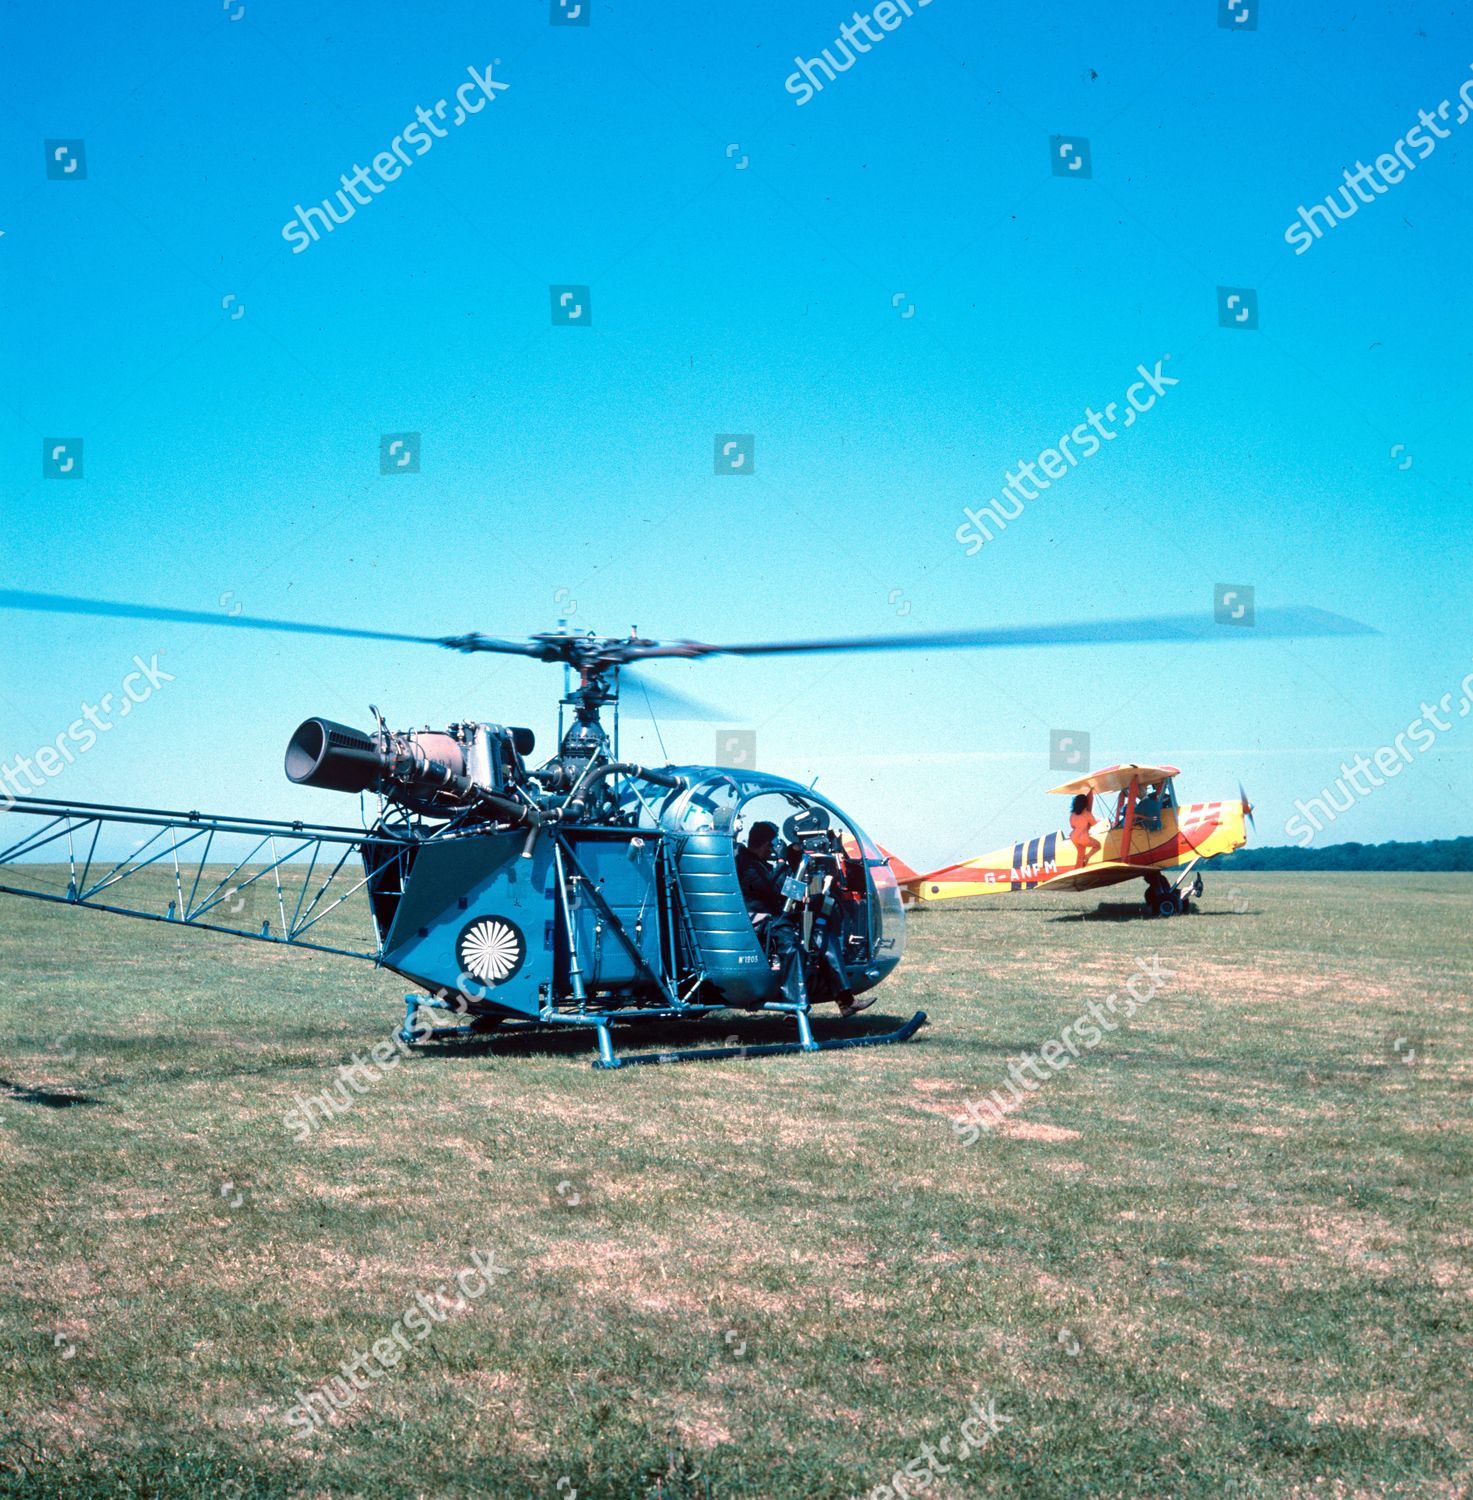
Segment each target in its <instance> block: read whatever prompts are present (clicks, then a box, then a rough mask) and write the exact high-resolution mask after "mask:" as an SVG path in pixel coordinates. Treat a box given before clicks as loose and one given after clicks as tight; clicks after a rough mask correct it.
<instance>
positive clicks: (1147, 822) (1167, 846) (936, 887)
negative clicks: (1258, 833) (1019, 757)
mask: <svg viewBox="0 0 1473 1500" xmlns="http://www.w3.org/2000/svg"><path fill="white" fill-rule="evenodd" d="M1179 774H1180V773H1179V772H1178V770H1177V768H1176V767H1175V766H1140V765H1134V764H1127V765H1121V766H1106V767H1105V769H1104V770H1102V771H1091V772H1090V773H1089V774H1088V775H1087V776H1080V777H1078V778H1077V779H1076V780H1074V781H1066V782H1065V783H1064V784H1063V786H1056V787H1054V788H1053V792H1054V793H1055V794H1057V795H1059V796H1065V797H1069V798H1071V799H1072V801H1071V802H1070V814H1069V828H1068V830H1067V831H1062V830H1061V831H1059V832H1056V833H1046V834H1040V835H1039V836H1038V837H1037V838H1032V839H1020V840H1019V841H1018V842H1017V843H1016V844H1011V845H1007V846H1005V847H1003V848H1001V849H995V850H993V852H992V853H991V854H981V855H978V856H977V858H975V859H969V860H965V861H963V862H962V863H961V864H954V865H946V866H944V867H943V868H941V869H939V870H932V871H931V872H930V874H928V875H917V874H916V873H915V871H913V870H911V869H909V867H906V868H905V871H904V874H902V873H901V872H900V871H899V870H897V872H896V879H897V880H898V881H899V883H900V886H901V889H902V891H903V892H904V893H905V894H906V895H907V896H909V897H911V898H913V899H914V900H917V901H948V900H954V899H955V898H957V897H959V896H993V895H996V894H998V893H999V892H1001V891H1042V890H1050V891H1092V890H1096V889H1099V888H1101V887H1104V886H1109V885H1118V884H1119V883H1120V882H1121V881H1125V880H1144V881H1145V882H1146V907H1147V909H1148V910H1149V911H1150V912H1151V914H1152V915H1153V916H1160V917H1172V916H1175V915H1177V913H1178V912H1186V911H1190V910H1191V909H1192V908H1191V903H1192V901H1193V899H1194V898H1195V897H1197V896H1200V895H1201V894H1202V877H1201V876H1200V875H1198V874H1196V873H1195V872H1196V869H1197V866H1198V865H1199V864H1200V863H1201V862H1202V861H1203V860H1204V859H1215V858H1216V857H1217V856H1218V855H1219V854H1228V853H1230V852H1231V851H1232V850H1234V849H1241V848H1242V847H1243V845H1244V844H1246V843H1247V842H1248V836H1247V830H1246V827H1245V824H1248V823H1251V821H1252V817H1253V809H1252V807H1250V806H1249V804H1248V799H1247V796H1246V795H1245V794H1244V793H1243V789H1242V787H1239V788H1238V798H1237V800H1236V801H1233V802H1194V803H1192V804H1190V805H1189V806H1186V807H1182V806H1181V805H1180V804H1179V803H1178V802H1177V798H1176V783H1175V778H1176V777H1177V776H1178V775H1179ZM1111 796H1113V797H1114V799H1115V800H1114V804H1113V807H1110V808H1109V811H1108V813H1107V814H1106V813H1102V812H1101V811H1099V810H1097V809H1096V806H1095V799H1096V798H1097V797H1099V798H1100V799H1101V800H1102V801H1105V799H1108V798H1109V797H1111ZM1106 805H1107V806H1108V803H1107V804H1106ZM892 867H893V857H892ZM1167 872H1170V877H1171V878H1168V873H1167Z"/></svg>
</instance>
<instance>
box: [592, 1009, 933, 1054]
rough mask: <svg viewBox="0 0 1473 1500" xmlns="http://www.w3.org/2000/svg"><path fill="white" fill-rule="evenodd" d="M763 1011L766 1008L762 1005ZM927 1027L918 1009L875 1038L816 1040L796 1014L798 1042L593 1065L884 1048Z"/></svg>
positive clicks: (691, 1051)
mask: <svg viewBox="0 0 1473 1500" xmlns="http://www.w3.org/2000/svg"><path fill="white" fill-rule="evenodd" d="M763 1008H764V1009H767V1008H768V1007H766V1006H764V1007H763ZM925 1024H926V1013H925V1011H923V1010H918V1011H917V1012H916V1013H915V1014H914V1015H913V1016H912V1017H911V1018H910V1020H908V1021H907V1022H906V1023H905V1025H904V1026H898V1027H896V1029H895V1030H894V1031H885V1032H881V1033H880V1034H879V1035H878V1036H834V1037H828V1038H826V1039H825V1040H824V1041H821V1042H819V1041H815V1040H814V1037H813V1032H812V1030H811V1029H810V1028H809V1026H808V1017H807V1016H806V1015H805V1014H803V1013H801V1012H800V1013H799V1020H798V1030H799V1032H800V1034H801V1035H802V1037H803V1038H804V1040H802V1041H797V1042H762V1043H759V1044H758V1045H757V1046H755V1047H689V1048H686V1049H685V1050H684V1051H680V1052H641V1053H639V1054H637V1055H636V1056H634V1057H626V1058H623V1059H618V1058H615V1059H614V1060H613V1061H611V1062H602V1061H600V1062H596V1063H594V1067H596V1068H623V1067H633V1066H635V1065H636V1064H640V1063H646V1064H647V1063H682V1062H720V1061H722V1060H723V1059H730V1058H747V1057H781V1056H783V1055H784V1054H785V1053H789V1052H842V1051H844V1050H845V1049H846V1048H849V1047H884V1046H888V1045H890V1044H891V1043H894V1042H908V1041H909V1040H910V1039H911V1037H913V1036H914V1035H915V1034H916V1032H918V1031H919V1030H920V1029H921V1027H922V1026H924V1025H925Z"/></svg>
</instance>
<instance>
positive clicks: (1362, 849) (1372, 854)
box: [1213, 838, 1473, 870]
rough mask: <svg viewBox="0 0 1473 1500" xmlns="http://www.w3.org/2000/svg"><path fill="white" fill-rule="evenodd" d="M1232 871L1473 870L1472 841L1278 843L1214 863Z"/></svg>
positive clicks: (1238, 853)
mask: <svg viewBox="0 0 1473 1500" xmlns="http://www.w3.org/2000/svg"><path fill="white" fill-rule="evenodd" d="M1213 864H1214V865H1215V866H1216V867H1217V868H1218V869H1232V870H1473V838H1462V839H1423V840H1422V841H1421V842H1420V843H1407V844H1399V843H1389V844H1329V845H1327V846H1326V847H1325V848H1323V849H1301V848H1298V847H1297V846H1295V845H1293V844H1280V845H1275V846H1272V847H1270V848H1266V849H1239V850H1238V851H1237V853H1236V854H1227V855H1224V856H1223V857H1222V858H1221V859H1218V860H1214V861H1213Z"/></svg>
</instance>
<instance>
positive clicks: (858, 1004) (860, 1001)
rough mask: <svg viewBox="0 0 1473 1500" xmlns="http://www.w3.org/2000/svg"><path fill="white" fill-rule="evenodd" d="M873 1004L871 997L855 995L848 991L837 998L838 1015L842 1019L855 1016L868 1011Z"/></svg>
mask: <svg viewBox="0 0 1473 1500" xmlns="http://www.w3.org/2000/svg"><path fill="white" fill-rule="evenodd" d="M874 1003H875V997H874V996H873V995H855V994H854V993H853V992H852V991H850V990H845V991H844V993H843V994H842V995H840V996H839V1014H840V1015H841V1016H844V1017H846V1018H847V1017H849V1016H857V1015H858V1014H859V1012H860V1011H862V1010H868V1009H869V1008H870V1006H872V1005H873V1004H874Z"/></svg>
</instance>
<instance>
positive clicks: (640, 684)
mask: <svg viewBox="0 0 1473 1500" xmlns="http://www.w3.org/2000/svg"><path fill="white" fill-rule="evenodd" d="M619 707H620V709H621V710H622V711H623V713H624V714H625V716H626V717H632V718H636V719H665V720H666V721H671V722H675V723H687V724H690V723H696V724H714V723H718V722H720V723H723V724H729V723H731V722H732V717H733V716H732V715H731V714H729V713H722V712H721V711H720V710H719V709H716V708H712V707H711V705H710V704H709V703H702V702H701V700H700V699H699V698H690V697H687V696H686V695H685V694H684V693H677V692H676V691H675V690H674V689H673V688H668V687H666V686H665V685H664V683H661V682H656V681H655V680H654V679H653V678H652V677H647V676H646V675H645V674H644V673H643V672H638V673H636V672H634V671H632V670H631V669H630V668H629V667H624V668H622V669H621V670H620V672H619Z"/></svg>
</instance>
